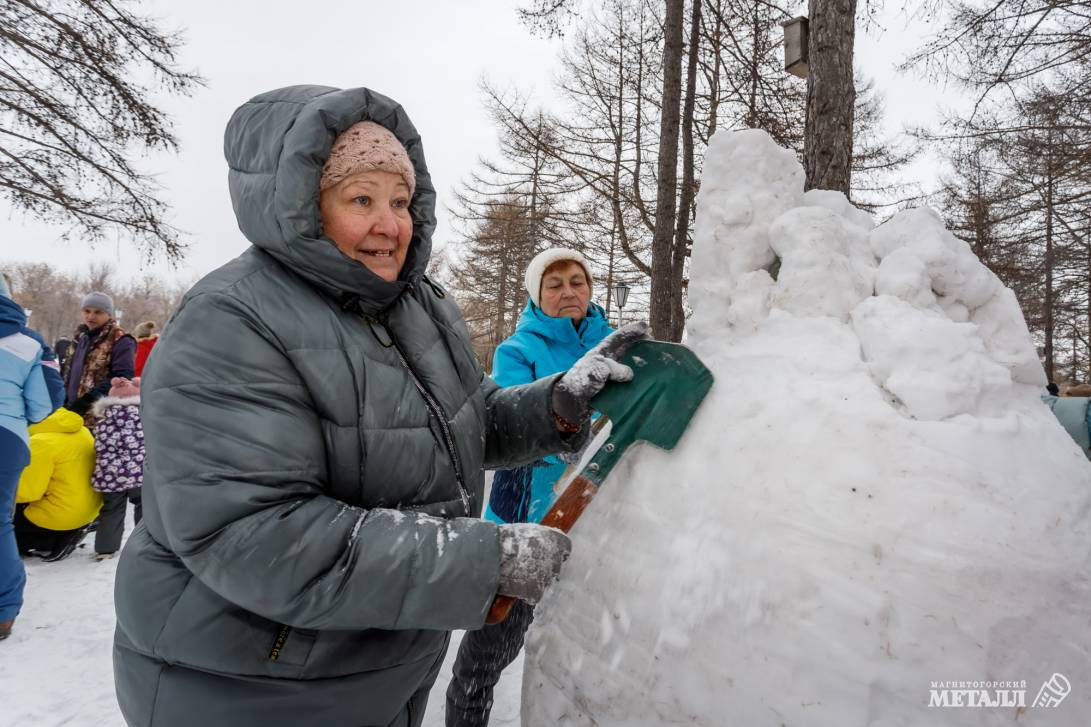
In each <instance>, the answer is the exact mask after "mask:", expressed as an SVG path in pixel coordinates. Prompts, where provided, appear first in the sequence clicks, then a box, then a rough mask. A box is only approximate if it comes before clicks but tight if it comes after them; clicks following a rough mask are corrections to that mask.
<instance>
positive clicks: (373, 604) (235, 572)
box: [141, 293, 499, 630]
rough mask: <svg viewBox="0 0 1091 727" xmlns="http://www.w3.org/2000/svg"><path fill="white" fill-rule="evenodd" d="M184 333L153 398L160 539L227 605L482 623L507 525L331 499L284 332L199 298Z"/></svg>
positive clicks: (152, 496) (151, 386)
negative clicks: (280, 338)
mask: <svg viewBox="0 0 1091 727" xmlns="http://www.w3.org/2000/svg"><path fill="white" fill-rule="evenodd" d="M209 330H215V331H216V335H215V336H211V335H209V334H208V331H209ZM169 335H170V336H171V339H164V341H163V342H162V343H161V344H160V345H161V346H167V345H168V344H169V343H170V342H171V340H173V341H176V342H178V344H177V346H176V347H173V348H171V350H169V351H167V350H166V349H164V351H163V353H164V354H169V355H160V356H159V358H158V359H157V362H156V365H155V366H154V367H151V368H149V370H148V378H147V379H145V380H144V384H143V386H142V392H141V399H142V417H143V424H144V437H145V444H146V448H147V452H146V454H147V458H146V461H145V471H144V482H145V488H144V492H145V494H144V498H145V521H146V522H147V527H148V532H149V534H150V535H151V536H152V537H153V538H155V539H156V540H158V541H159V542H160V543H163V544H164V545H166V546H168V547H169V548H170V549H171V550H173V551H174V553H176V554H177V555H178V556H179V557H180V558H181V560H182V562H183V563H184V564H185V566H186V567H187V568H188V569H189V570H190V571H191V572H192V573H193V574H194V575H195V576H196V577H197V578H198V579H199V580H200V581H201V582H202V583H203V584H204V585H206V586H207V587H208V588H210V589H212V590H213V591H215V592H216V593H217V594H219V595H220V596H221V597H223V598H225V599H227V600H228V601H231V602H232V603H235V604H237V605H239V606H240V607H242V608H244V609H246V610H248V611H251V612H254V613H256V614H259V615H261V616H263V617H265V618H268V619H271V620H273V621H276V622H278V623H284V624H287V625H290V626H294V627H299V628H312V629H351V630H359V629H365V628H381V629H409V628H427V629H444V630H446V629H453V628H477V627H480V625H481V624H482V622H483V621H484V616H485V613H486V611H487V610H488V606H489V603H490V602H491V600H492V597H493V595H494V594H495V592H496V585H497V577H498V564H499V545H498V542H497V536H496V528H495V526H494V525H493V524H492V523H487V522H485V521H482V520H478V519H476V518H456V519H450V520H447V519H442V518H437V517H430V516H426V515H419V514H409V513H402V512H399V511H396V510H389V509H382V508H375V509H370V510H368V509H363V508H360V507H355V506H351V505H348V504H346V503H344V502H341V501H339V500H336V499H334V498H331V497H329V496H328V495H326V494H325V484H326V483H325V479H326V477H327V462H326V448H325V446H324V445H325V442H324V439H323V423H322V421H321V420H320V418H319V416H318V414H317V413H316V411H315V409H314V406H313V403H312V401H311V399H310V396H309V394H308V390H307V389H306V387H305V386H304V384H303V382H302V380H301V379H300V376H299V374H298V372H297V371H296V369H295V368H294V366H293V365H292V363H291V361H290V359H289V357H288V356H287V355H286V354H285V353H284V351H283V350H282V349H281V347H280V346H279V344H278V343H277V339H276V333H275V331H271V330H269V329H268V328H267V327H266V326H265V325H264V324H263V323H262V321H260V320H258V319H257V317H256V316H255V315H254V314H252V313H250V311H249V310H248V309H247V308H246V307H245V305H244V304H242V303H240V302H238V301H236V300H235V299H233V298H232V297H230V296H228V295H224V294H219V293H206V294H202V295H199V296H197V297H196V298H194V299H192V300H190V301H189V302H188V303H187V304H186V305H185V306H184V307H183V308H182V310H180V311H179V312H178V313H177V314H176V315H175V318H174V319H173V321H172V330H171V332H170V334H169ZM223 341H230V342H231V345H229V346H224V345H222V342H223ZM376 486H377V487H381V485H380V484H379V483H376Z"/></svg>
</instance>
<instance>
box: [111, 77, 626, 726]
mask: <svg viewBox="0 0 1091 727" xmlns="http://www.w3.org/2000/svg"><path fill="white" fill-rule="evenodd" d="M224 148H225V153H226V155H227V161H228V164H229V166H230V175H229V187H230V191H231V200H232V203H233V205H234V209H235V214H236V216H237V218H238V222H239V226H240V228H241V229H242V231H243V233H244V234H245V235H246V236H247V238H249V240H250V241H251V242H252V243H253V246H252V247H251V248H250V249H249V250H247V251H246V252H245V253H243V254H242V255H241V256H240V257H239V258H237V259H236V260H233V261H232V262H229V263H228V264H226V265H224V266H223V267H222V268H220V269H219V270H216V271H215V272H213V273H211V274H210V275H208V276H207V277H206V278H205V279H203V280H202V281H201V282H199V283H198V284H197V285H196V286H195V287H194V288H193V289H192V290H191V291H190V292H189V293H188V294H187V295H186V297H185V299H184V301H183V302H182V305H181V307H180V308H179V310H178V312H177V313H176V314H175V316H174V318H173V320H172V322H171V325H170V327H169V328H167V332H166V334H165V335H164V336H163V337H162V339H161V341H160V343H159V345H158V347H157V349H156V353H155V366H154V367H149V368H148V370H147V372H146V374H147V375H146V376H145V378H144V380H143V384H142V396H143V403H142V417H143V424H144V433H145V444H146V462H145V471H144V520H143V522H142V523H141V525H140V526H138V527H137V529H136V530H135V532H134V533H133V535H132V537H131V538H130V540H129V542H128V544H127V545H126V546H125V548H124V550H123V552H122V556H121V560H120V563H119V565H118V573H117V585H116V607H117V619H118V625H117V632H116V637H115V649H114V670H115V681H116V685H117V693H118V700H119V702H120V704H121V709H122V713H123V714H124V717H125V720H126V721H127V722H128V724H129V725H134V726H135V725H142V726H147V727H171V726H173V725H186V726H187V727H189V726H190V725H200V726H201V727H218V726H220V725H224V726H226V725H231V726H232V727H246V726H247V725H263V726H264V727H278V726H280V725H283V726H287V725H293V726H295V725H323V727H363V726H364V725H419V724H420V723H421V721H422V719H423V716H424V707H425V704H426V702H427V698H428V691H429V688H430V687H431V685H432V682H433V681H434V680H435V677H436V674H437V671H438V670H439V668H440V664H441V662H442V660H443V656H444V653H445V651H446V648H447V643H448V639H449V631H450V630H451V629H473V628H478V627H480V626H481V625H482V624H483V622H484V620H485V616H486V613H487V611H488V609H489V605H490V604H491V602H492V600H493V598H494V597H495V596H496V595H497V594H498V593H499V594H505V595H511V596H515V597H518V598H523V599H525V600H528V601H535V600H537V599H538V598H539V597H540V596H541V595H542V592H543V590H544V589H545V588H546V587H547V586H548V584H549V583H550V582H551V581H552V580H553V578H554V577H555V576H556V574H557V572H558V571H559V568H560V565H561V562H562V561H563V560H564V558H565V556H566V555H567V552H568V548H569V545H568V541H567V538H566V537H565V536H564V535H563V534H561V533H559V532H558V531H555V530H550V529H548V528H544V527H541V526H538V525H525V524H524V525H510V526H497V525H496V524H494V523H491V522H488V521H485V520H480V519H477V517H476V516H477V515H478V514H479V513H480V511H481V503H482V490H483V486H484V475H483V470H484V468H494V467H510V466H513V465H517V464H520V463H527V462H531V461H534V460H536V459H539V458H541V457H542V456H544V455H545V454H547V453H550V452H556V451H565V450H568V451H571V450H574V449H576V448H577V447H579V446H580V445H582V443H583V441H584V440H585V434H584V430H585V429H586V422H587V402H588V400H589V399H590V397H592V396H593V395H594V394H595V393H597V392H598V391H599V390H600V389H601V387H602V386H603V385H604V383H605V381H606V380H607V379H608V378H617V379H624V378H626V377H628V376H631V375H632V372H631V371H629V370H628V368H626V367H624V366H621V365H620V364H618V363H617V361H616V360H615V359H616V357H617V355H619V354H620V352H621V351H622V350H623V349H624V348H625V347H626V346H627V345H628V344H629V343H631V342H632V341H633V340H636V339H638V338H641V337H645V336H646V335H647V334H646V329H645V328H644V327H640V326H636V327H632V328H629V329H623V330H622V331H619V332H618V333H617V334H615V335H614V337H613V338H612V339H607V341H604V345H603V346H602V347H600V348H599V349H597V350H594V351H592V352H590V353H589V354H588V355H587V356H585V357H584V359H581V360H580V361H579V362H578V363H577V364H576V366H574V367H573V368H572V369H571V370H570V371H569V372H568V373H567V374H565V375H563V376H554V377H551V378H548V379H544V380H541V381H538V382H535V383H533V384H528V385H526V386H519V387H512V388H508V389H498V388H497V386H496V384H494V383H493V382H492V380H491V379H489V378H488V377H486V376H485V375H484V374H483V373H482V370H481V368H480V366H479V365H478V363H477V361H476V359H475V357H474V353H473V350H472V348H471V346H470V341H469V336H468V333H467V331H466V327H465V324H464V322H463V320H462V316H461V315H460V313H459V311H458V308H457V307H456V306H455V305H454V304H453V302H452V301H451V300H450V298H448V297H447V296H446V295H445V294H444V292H443V290H442V289H441V288H440V287H439V286H438V285H436V284H435V283H434V282H432V281H431V280H429V279H428V278H427V277H426V276H425V274H424V271H425V268H426V266H427V264H428V257H429V252H430V249H431V234H432V230H433V228H434V226H435V221H434V205H435V192H434V190H433V187H432V184H431V180H430V178H429V176H428V170H427V168H426V166H425V163H424V153H423V150H422V148H421V141H420V138H419V136H418V135H417V133H416V131H415V129H414V128H413V126H412V124H411V123H410V121H409V119H408V118H407V117H406V115H405V113H404V112H403V111H402V109H401V107H400V106H398V105H397V104H395V103H394V102H392V101H391V100H390V99H388V98H385V97H383V96H380V95H378V94H375V93H372V92H371V91H368V90H367V89H350V90H338V89H333V88H325V87H319V86H297V87H291V88H285V89H281V90H278V91H272V92H270V93H266V94H263V95H261V96H258V97H256V98H254V99H253V100H251V101H250V102H249V103H246V104H244V105H243V106H242V107H240V108H239V109H238V110H237V111H236V112H235V114H234V116H233V117H232V119H231V121H230V123H229V124H228V127H227V132H226V139H225V144H224Z"/></svg>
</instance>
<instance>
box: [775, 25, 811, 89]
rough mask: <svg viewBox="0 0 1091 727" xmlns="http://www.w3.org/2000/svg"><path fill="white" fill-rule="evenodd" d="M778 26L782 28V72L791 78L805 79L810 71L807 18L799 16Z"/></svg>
mask: <svg viewBox="0 0 1091 727" xmlns="http://www.w3.org/2000/svg"><path fill="white" fill-rule="evenodd" d="M780 26H781V27H782V28H784V70H786V71H788V73H791V74H792V75H793V76H799V77H800V78H806V77H807V73H808V72H809V71H810V65H808V61H807V18H805V17H803V16H800V17H798V18H792V19H791V20H785V21H784V22H783V23H781V24H780Z"/></svg>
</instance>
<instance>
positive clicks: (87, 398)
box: [65, 391, 100, 417]
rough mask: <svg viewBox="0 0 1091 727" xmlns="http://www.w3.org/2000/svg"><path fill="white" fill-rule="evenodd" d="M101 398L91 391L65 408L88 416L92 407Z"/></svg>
mask: <svg viewBox="0 0 1091 727" xmlns="http://www.w3.org/2000/svg"><path fill="white" fill-rule="evenodd" d="M99 398H100V397H99V396H98V395H97V394H95V393H94V392H90V391H89V392H87V393H86V394H84V395H83V396H81V397H80V398H78V399H76V400H75V401H74V402H72V403H71V404H69V405H68V406H66V407H65V408H66V409H68V411H70V412H73V413H75V414H79V415H80V416H81V417H83V416H87V412H89V411H91V407H92V406H94V404H95V402H96V401H98V400H99Z"/></svg>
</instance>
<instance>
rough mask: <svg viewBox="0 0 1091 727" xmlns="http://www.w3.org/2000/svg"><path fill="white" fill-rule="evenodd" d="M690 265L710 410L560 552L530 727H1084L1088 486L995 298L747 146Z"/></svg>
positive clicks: (531, 673) (959, 256)
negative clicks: (565, 553) (1065, 690)
mask: <svg viewBox="0 0 1091 727" xmlns="http://www.w3.org/2000/svg"><path fill="white" fill-rule="evenodd" d="M692 263H693V264H692V266H691V270H692V281H691V291H692V305H693V308H694V311H695V313H694V316H693V319H692V320H691V322H690V325H689V327H688V342H689V344H690V345H691V346H693V347H694V348H695V350H696V351H697V352H698V354H699V355H700V356H701V357H702V359H703V360H704V361H705V363H706V364H707V365H708V366H709V367H710V368H711V369H712V370H713V372H714V373H715V375H716V377H717V379H716V384H715V386H714V387H713V389H712V391H711V393H710V394H709V398H708V399H706V401H705V403H704V405H703V406H702V408H701V410H700V411H699V412H698V414H697V416H696V418H695V419H694V421H693V422H692V423H691V425H690V429H689V431H688V432H687V434H686V436H685V437H684V438H683V439H682V441H681V442H680V444H679V446H678V448H677V449H675V450H674V452H673V453H669V454H668V453H665V452H662V451H658V450H654V449H651V448H645V449H642V450H639V451H638V452H634V453H632V454H631V455H630V457H629V458H628V459H627V460H626V461H625V462H623V463H622V464H621V465H620V466H619V467H618V468H617V470H615V472H614V474H613V476H612V478H611V479H610V480H608V481H607V482H606V483H605V484H604V486H603V488H602V491H601V492H600V493H599V495H598V497H597V498H596V500H595V502H594V504H593V506H592V508H591V509H590V510H589V511H588V512H587V513H585V515H584V517H583V519H582V520H581V521H580V522H579V523H578V524H577V526H576V527H575V529H574V530H573V533H572V536H573V540H574V541H575V542H574V546H575V547H574V550H573V554H572V557H571V559H570V560H569V562H568V563H567V564H566V566H565V571H564V573H563V575H562V578H561V580H560V581H559V582H558V583H557V584H556V585H555V586H554V587H553V588H552V589H551V591H550V592H549V593H548V594H547V595H546V598H545V599H544V600H543V602H542V603H541V605H540V606H539V608H538V611H537V617H536V621H535V623H534V626H533V627H532V630H531V632H530V634H529V635H528V640H527V657H526V663H525V671H524V689H523V698H524V702H523V723H524V725H526V726H527V727H539V726H545V725H550V726H552V725H597V726H598V727H612V726H615V725H616V726H618V727H621V726H622V725H624V726H626V727H629V726H632V725H667V724H686V725H708V726H709V727H713V726H714V727H721V726H722V725H745V726H746V727H761V726H764V725H769V726H770V727H780V726H781V725H788V726H789V727H796V726H797V725H806V726H809V727H822V726H826V725H829V726H830V727H845V726H846V725H940V724H942V725H994V724H995V725H1000V724H1004V725H1009V724H1010V725H1015V724H1018V725H1037V724H1056V725H1067V724H1077V723H1081V719H1082V718H1084V717H1086V715H1088V714H1091V616H1089V615H1088V614H1089V613H1091V610H1089V609H1091V588H1089V578H1088V576H1089V573H1091V565H1089V553H1091V520H1089V506H1091V466H1089V465H1088V463H1087V461H1086V460H1085V459H1084V457H1083V455H1082V454H1081V453H1080V452H1079V451H1078V450H1077V448H1076V446H1075V445H1074V444H1073V442H1072V440H1071V439H1070V438H1069V437H1068V435H1067V434H1066V433H1065V432H1064V431H1063V430H1062V429H1061V428H1060V426H1059V425H1058V424H1057V422H1056V421H1055V420H1054V418H1053V416H1052V414H1051V413H1050V412H1049V411H1048V410H1047V409H1046V407H1045V406H1043V405H1042V403H1041V401H1040V400H1039V394H1041V393H1042V392H1043V391H1044V389H1043V387H1044V385H1045V380H1044V378H1043V374H1042V372H1041V366H1040V365H1039V362H1038V359H1037V355H1036V353H1035V350H1034V345H1033V343H1032V341H1031V338H1030V335H1029V333H1028V331H1027V328H1026V325H1025V323H1024V321H1023V317H1022V314H1021V312H1020V310H1019V307H1018V305H1017V303H1016V300H1015V297H1014V296H1013V295H1012V293H1011V291H1010V290H1008V289H1006V288H1005V287H1004V286H1003V285H1002V284H1001V283H1000V282H999V280H998V279H997V278H996V277H995V276H994V275H993V274H992V273H990V272H989V271H988V270H987V269H986V268H985V267H984V266H982V265H981V264H980V262H978V261H977V259H976V258H975V257H974V255H973V254H972V252H971V250H970V248H969V247H968V246H967V245H966V244H964V243H963V242H961V241H959V240H957V239H956V238H955V237H953V236H952V235H951V234H950V233H948V232H947V231H946V230H945V229H944V227H943V224H942V222H941V221H940V219H939V218H938V217H937V216H936V215H935V213H933V212H931V211H929V210H925V209H917V210H909V211H906V212H902V213H900V214H898V215H896V216H895V217H894V218H893V219H891V220H889V221H888V222H886V223H884V224H883V225H880V226H878V227H875V226H874V224H873V222H872V220H871V218H870V217H869V216H868V215H867V214H865V213H863V212H861V211H859V210H857V209H855V208H854V207H852V205H851V204H849V203H848V201H847V200H846V199H845V197H844V196H843V195H841V194H838V193H831V192H822V191H811V192H807V193H804V192H803V172H802V170H801V169H800V167H799V164H798V163H797V161H796V159H795V157H794V155H793V154H792V153H791V152H789V151H786V150H783V149H780V148H778V147H777V146H776V145H775V144H774V142H773V141H772V140H771V139H770V138H769V137H768V136H767V135H765V134H764V133H762V132H760V131H745V132H737V133H730V134H726V133H721V134H717V135H716V136H715V137H714V138H713V140H712V143H711V144H710V146H709V150H708V155H707V158H706V162H705V168H704V178H703V181H702V189H701V194H700V198H699V212H698V218H697V227H696V240H695V244H694V257H693V261H692ZM1054 674H1059V675H1061V679H1060V680H1058V679H1055V678H1054V676H1053V675H1054ZM1051 679H1052V680H1053V681H1052V682H1051V684H1052V685H1053V687H1052V688H1051V689H1049V690H1046V691H1048V694H1046V692H1045V691H1043V694H1046V697H1044V699H1046V701H1048V699H1047V698H1048V697H1050V695H1052V701H1053V702H1056V701H1057V694H1058V689H1059V688H1060V687H1058V686H1057V685H1058V684H1060V685H1062V686H1063V684H1065V683H1067V684H1069V685H1070V687H1071V689H1070V694H1068V696H1067V697H1066V698H1065V699H1064V700H1063V701H1061V702H1060V704H1058V705H1056V706H1052V707H1047V706H1040V707H1036V706H1034V702H1035V700H1036V698H1037V697H1038V696H1039V695H1038V692H1039V688H1040V686H1041V685H1043V683H1044V682H1046V681H1047V680H1051ZM933 682H935V683H936V684H935V685H934V684H933ZM948 682H954V684H950V685H949V684H947V683H948ZM958 682H966V683H967V684H966V685H965V686H961V687H960V686H959V684H958ZM975 682H979V683H980V682H999V683H1000V684H989V685H981V684H978V685H977V686H971V685H972V684H973V683H975ZM1008 682H1015V686H1014V687H1012V686H1011V685H1008V684H1007V683H1008ZM1022 682H1025V686H1022V687H1020V684H1021V683H1022ZM1020 690H1022V691H1020ZM930 704H931V705H932V706H929V705H930ZM956 704H978V705H980V704H988V705H995V706H964V707H958V706H954V705H956ZM943 705H947V706H943Z"/></svg>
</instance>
